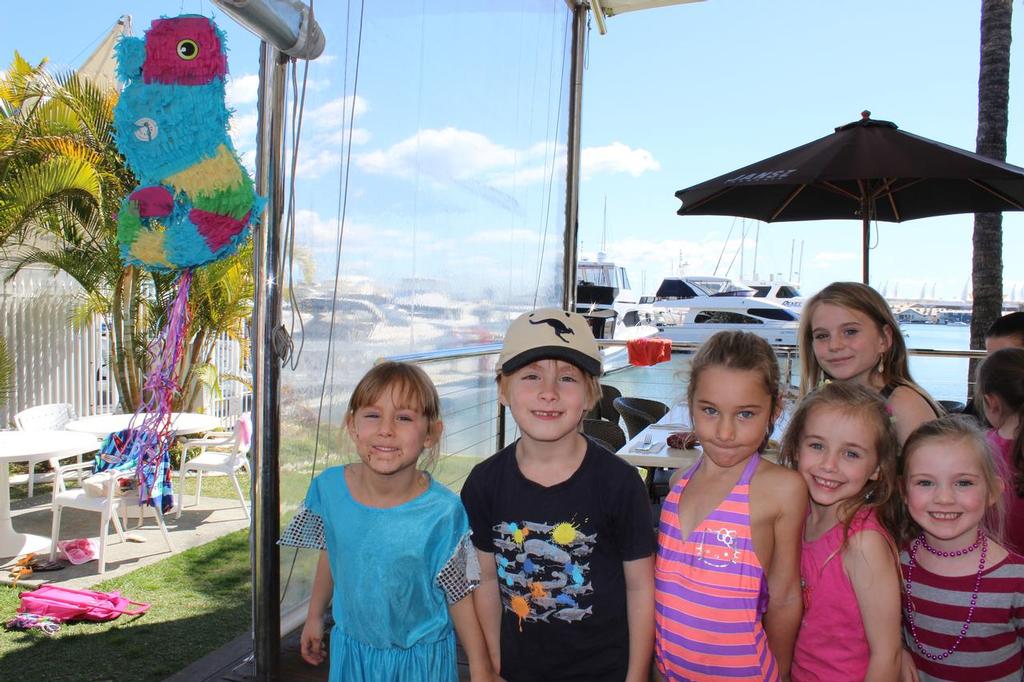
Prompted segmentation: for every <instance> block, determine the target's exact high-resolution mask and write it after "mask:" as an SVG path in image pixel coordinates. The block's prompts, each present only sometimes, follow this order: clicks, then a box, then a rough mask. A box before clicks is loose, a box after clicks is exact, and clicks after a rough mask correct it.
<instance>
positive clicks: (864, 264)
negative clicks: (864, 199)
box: [861, 218, 871, 284]
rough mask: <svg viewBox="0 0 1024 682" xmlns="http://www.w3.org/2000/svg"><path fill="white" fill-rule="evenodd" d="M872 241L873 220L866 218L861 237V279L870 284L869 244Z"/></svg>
mask: <svg viewBox="0 0 1024 682" xmlns="http://www.w3.org/2000/svg"><path fill="white" fill-rule="evenodd" d="M870 240H871V220H869V219H868V218H864V229H863V234H862V235H861V278H862V279H863V281H864V284H868V243H869V242H870Z"/></svg>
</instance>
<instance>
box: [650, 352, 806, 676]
mask: <svg viewBox="0 0 1024 682" xmlns="http://www.w3.org/2000/svg"><path fill="white" fill-rule="evenodd" d="M687 398H688V403H689V406H690V417H691V419H692V420H693V427H694V430H695V431H696V433H697V436H698V437H699V438H700V442H701V445H702V448H703V451H704V452H703V455H702V456H701V458H700V459H699V460H698V461H697V462H696V463H695V464H694V465H693V466H692V467H691V468H690V469H689V470H688V471H686V472H685V473H681V474H679V475H678V480H676V481H673V485H672V489H671V492H670V493H669V495H668V497H667V498H666V499H665V503H664V505H663V506H662V511H661V520H660V524H659V528H658V556H657V559H656V562H655V646H654V655H655V663H656V665H657V668H658V672H659V673H660V674H661V675H662V677H663V678H664V679H667V680H671V681H673V682H675V681H676V680H709V681H710V680H723V679H733V680H779V679H783V678H788V675H789V666H790V660H791V658H792V655H793V642H794V640H795V638H796V633H797V628H798V627H799V625H800V614H801V610H802V609H801V600H800V530H801V528H802V526H803V517H804V514H805V513H806V509H807V486H805V485H804V483H803V480H802V479H801V477H800V475H799V474H797V473H796V472H795V471H791V470H789V469H785V468H783V467H780V466H778V465H776V464H772V463H771V462H768V461H766V460H764V459H762V458H761V456H760V450H761V448H763V447H764V446H765V444H766V443H767V441H768V436H769V434H771V432H772V428H773V425H774V421H775V419H776V417H777V416H778V414H779V412H780V411H781V398H780V394H779V366H778V362H777V361H776V359H775V353H774V352H773V351H772V348H771V346H769V345H768V342H767V341H765V340H764V339H761V338H760V337H758V336H755V335H754V334H749V333H745V332H721V333H719V334H716V335H714V336H713V337H711V339H710V340H708V341H707V342H706V343H705V344H704V345H703V346H702V347H701V349H700V351H699V352H698V353H697V354H696V355H695V356H694V358H693V361H692V362H691V365H690V383H689V387H688V391H687ZM690 483H693V484H694V485H690ZM762 621H763V622H762Z"/></svg>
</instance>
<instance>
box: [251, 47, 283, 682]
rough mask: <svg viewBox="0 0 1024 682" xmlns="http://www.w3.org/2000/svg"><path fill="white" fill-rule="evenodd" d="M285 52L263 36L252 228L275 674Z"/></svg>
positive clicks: (259, 502)
mask: <svg viewBox="0 0 1024 682" xmlns="http://www.w3.org/2000/svg"><path fill="white" fill-rule="evenodd" d="M287 63H288V58H287V57H286V56H285V55H284V54H283V53H282V52H281V51H280V50H278V49H277V48H276V47H273V46H272V45H270V44H269V43H267V42H263V43H262V45H261V51H260V89H259V119H258V126H257V128H258V144H257V151H256V191H257V192H259V194H260V195H261V196H264V197H266V198H267V206H266V212H265V213H264V216H263V220H262V221H261V223H260V225H259V229H258V230H256V232H255V235H254V244H253V246H254V248H253V254H254V256H253V257H254V260H255V263H254V269H253V273H254V277H255V285H256V286H255V290H256V300H255V304H254V306H253V321H252V329H253V334H252V337H253V340H254V341H255V343H254V344H253V346H254V347H253V354H252V362H253V427H254V428H253V430H254V433H255V435H256V438H254V439H253V450H252V459H253V472H254V473H255V474H256V475H255V476H254V477H253V490H252V493H253V495H252V499H253V503H254V504H253V510H252V528H251V531H250V536H251V547H252V550H251V560H252V623H253V657H254V660H255V679H257V680H260V681H261V682H264V681H266V682H269V681H271V680H276V679H278V676H279V672H280V660H279V659H280V649H281V604H280V598H281V579H280V570H279V568H280V551H279V549H278V546H277V539H278V535H279V534H280V506H281V505H280V495H281V491H280V485H279V480H278V455H279V448H280V431H279V426H280V425H279V421H278V415H279V414H280V412H279V410H280V401H281V398H280V388H281V355H280V353H279V352H278V351H277V349H276V348H275V347H274V334H275V332H276V331H277V330H278V328H279V327H280V325H281V286H280V283H281V257H280V252H281V227H282V216H283V213H284V183H283V182H281V178H283V177H284V103H285V78H286V70H285V68H286V65H287Z"/></svg>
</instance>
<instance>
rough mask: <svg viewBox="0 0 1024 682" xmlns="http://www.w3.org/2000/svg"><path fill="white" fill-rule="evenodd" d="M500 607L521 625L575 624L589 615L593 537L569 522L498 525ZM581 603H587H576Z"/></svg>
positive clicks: (496, 533)
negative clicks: (587, 558) (554, 621)
mask: <svg viewBox="0 0 1024 682" xmlns="http://www.w3.org/2000/svg"><path fill="white" fill-rule="evenodd" d="M492 530H493V531H494V538H493V543H494V547H495V549H496V550H497V551H496V552H495V554H494V561H495V563H496V564H497V571H498V585H499V587H500V589H501V594H502V600H501V601H502V605H503V607H504V608H505V609H507V610H509V611H511V612H512V613H514V614H515V615H516V616H517V617H518V618H519V629H520V631H522V629H523V625H524V623H534V622H538V621H540V622H545V623H548V622H551V621H550V619H551V618H557V619H558V620H562V621H565V622H567V623H574V622H577V621H581V620H583V619H584V618H587V617H589V616H592V615H593V606H592V605H591V604H590V603H589V602H590V601H592V597H589V596H587V595H592V594H593V592H594V588H593V586H592V585H591V584H590V580H589V574H590V563H589V562H584V561H583V559H585V558H586V557H589V556H590V554H591V553H592V552H593V551H594V544H595V543H596V541H597V534H596V533H594V534H592V535H586V534H584V533H582V532H580V530H579V528H578V527H577V526H576V525H574V524H572V523H570V522H568V521H563V522H559V523H554V524H550V523H540V522H536V521H503V522H501V523H498V524H495V525H494V526H493V529H492ZM581 601H586V602H587V603H581Z"/></svg>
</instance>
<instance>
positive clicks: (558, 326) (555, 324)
mask: <svg viewBox="0 0 1024 682" xmlns="http://www.w3.org/2000/svg"><path fill="white" fill-rule="evenodd" d="M529 322H530V324H549V325H551V328H552V329H554V330H555V335H556V336H558V338H559V339H561V340H562V341H563V342H564V343H569V339H567V338H565V337H564V336H562V334H575V333H576V332H574V331H573V330H571V329H569V327H567V326H566V324H565V322H562V321H561V320H556V319H555V318H553V317H548V318H545V319H543V320H537V321H536V322H534V321H533V320H529Z"/></svg>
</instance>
